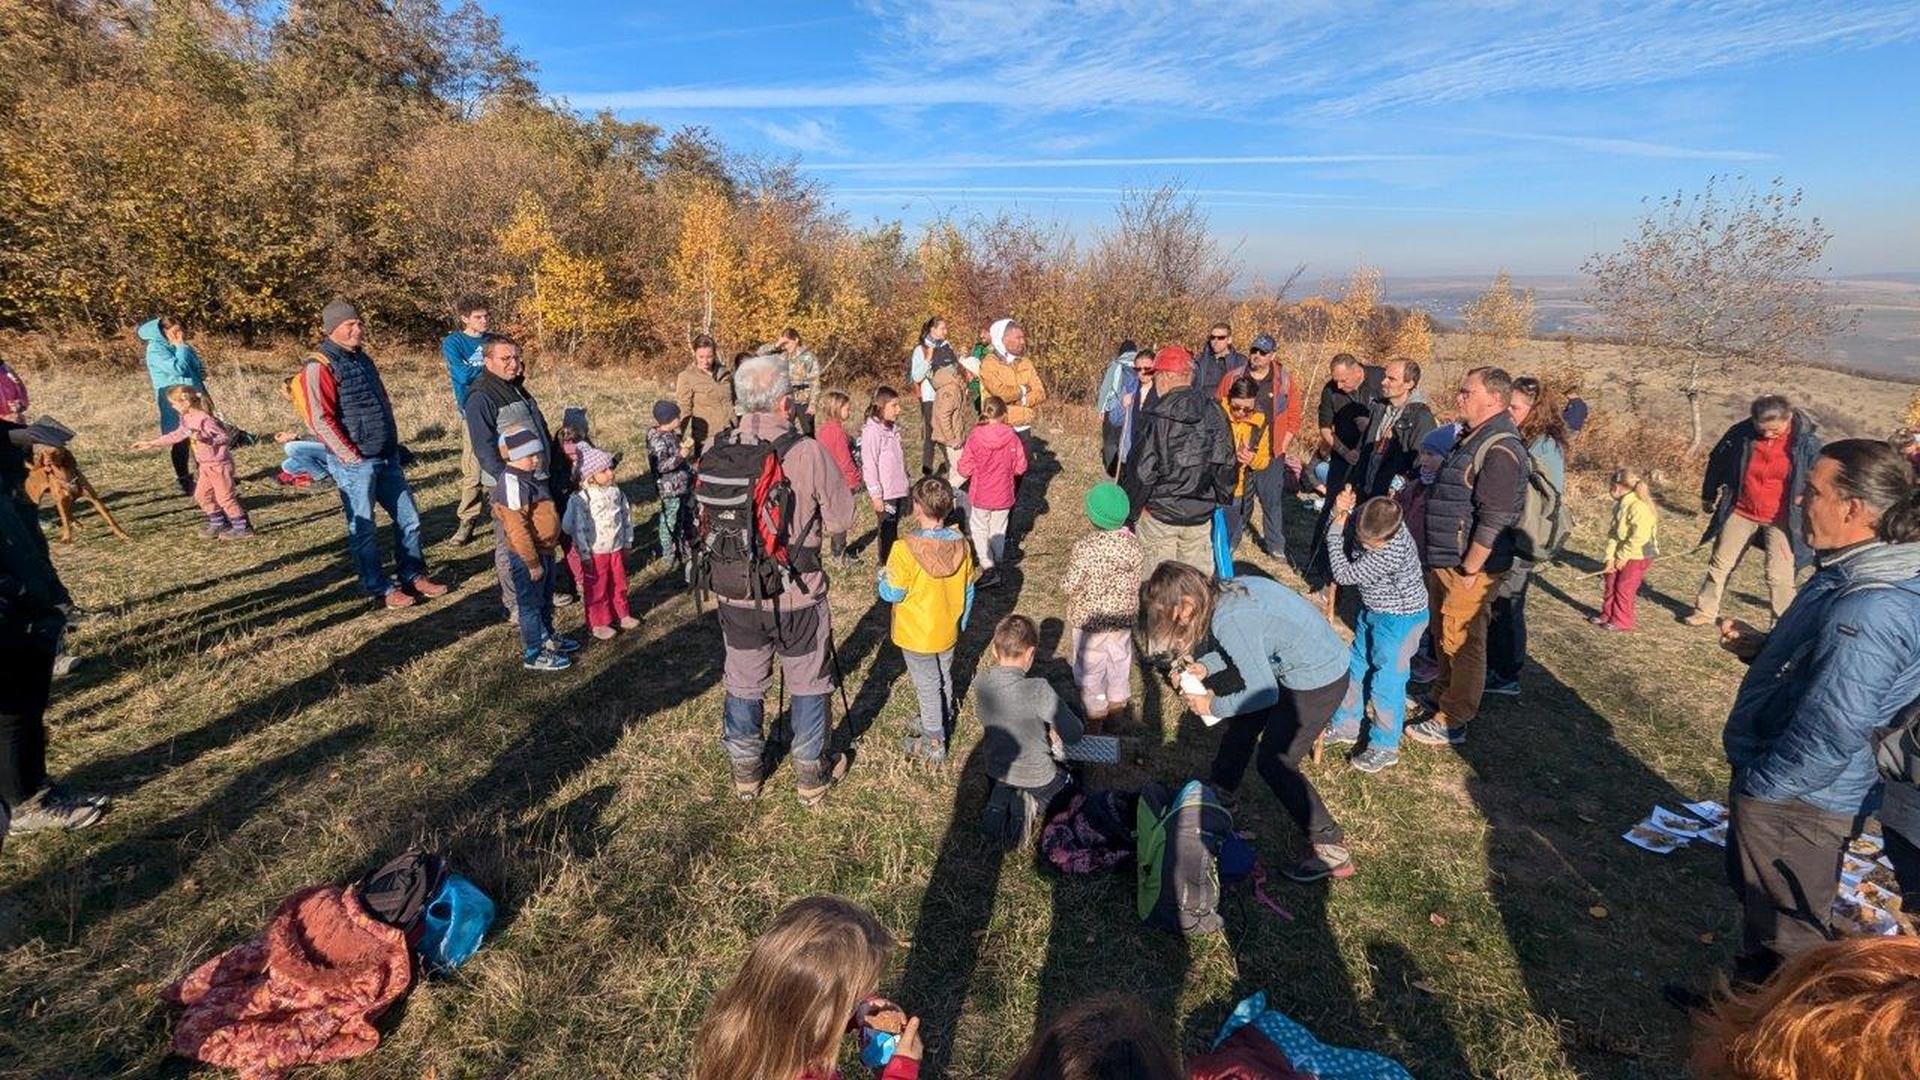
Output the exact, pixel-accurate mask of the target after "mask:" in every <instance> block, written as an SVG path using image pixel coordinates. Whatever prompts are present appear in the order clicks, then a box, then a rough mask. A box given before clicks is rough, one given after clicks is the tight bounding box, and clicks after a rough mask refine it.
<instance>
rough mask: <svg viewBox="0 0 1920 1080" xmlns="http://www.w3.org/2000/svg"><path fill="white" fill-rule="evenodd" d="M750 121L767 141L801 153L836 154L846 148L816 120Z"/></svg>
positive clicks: (829, 130) (836, 136)
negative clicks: (792, 121) (788, 121)
mask: <svg viewBox="0 0 1920 1080" xmlns="http://www.w3.org/2000/svg"><path fill="white" fill-rule="evenodd" d="M752 123H753V127H754V130H756V131H758V132H760V134H762V135H765V136H766V137H767V139H768V140H769V141H771V142H774V143H778V144H779V145H781V146H784V147H786V148H787V149H789V150H797V151H799V152H800V153H802V154H838V153H842V152H844V151H845V149H846V147H845V145H844V144H842V143H841V141H840V137H839V136H838V135H837V134H835V133H834V132H833V131H832V130H831V129H829V128H828V127H827V126H826V125H825V124H822V123H821V122H820V121H818V120H811V119H809V120H801V121H799V122H797V123H793V124H779V123H775V122H773V121H771V120H755V121H753V122H752Z"/></svg>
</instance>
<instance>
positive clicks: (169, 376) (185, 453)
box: [138, 315, 207, 495]
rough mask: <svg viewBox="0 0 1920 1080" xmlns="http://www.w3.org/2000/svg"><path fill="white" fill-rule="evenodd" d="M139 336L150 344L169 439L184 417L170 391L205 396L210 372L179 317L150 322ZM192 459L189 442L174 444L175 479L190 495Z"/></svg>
mask: <svg viewBox="0 0 1920 1080" xmlns="http://www.w3.org/2000/svg"><path fill="white" fill-rule="evenodd" d="M138 332H139V334H140V340H142V341H144V342H146V343H147V378H148V379H150V380H152V382H153V402H154V405H155V406H156V407H158V409H159V410H160V434H162V435H165V434H166V433H167V432H169V431H172V430H173V429H174V428H177V427H179V426H180V414H179V413H178V412H175V411H174V408H173V404H172V403H171V402H169V401H168V400H167V388H168V387H171V386H191V387H193V388H194V389H195V390H198V391H200V393H202V394H205V393H206V392H207V369H206V368H205V367H204V366H203V365H202V364H201V363H200V354H199V353H197V352H195V351H194V350H193V346H191V345H189V344H187V328H186V325H185V324H184V323H182V322H181V321H180V319H179V318H178V317H177V316H174V315H162V316H160V317H159V318H157V319H149V320H147V322H146V323H144V324H143V325H142V326H141V327H140V330H139V331H138ZM192 456H193V447H192V445H191V444H190V443H189V442H187V441H185V440H183V441H181V442H177V443H174V444H173V475H174V479H176V480H177V481H179V484H180V490H181V491H183V492H186V493H187V494H188V495H191V494H193V476H192V474H191V473H189V472H187V462H188V461H190V460H191V459H192Z"/></svg>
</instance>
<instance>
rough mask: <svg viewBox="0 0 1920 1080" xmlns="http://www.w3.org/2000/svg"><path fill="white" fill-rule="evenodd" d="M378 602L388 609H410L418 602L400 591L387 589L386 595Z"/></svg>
mask: <svg viewBox="0 0 1920 1080" xmlns="http://www.w3.org/2000/svg"><path fill="white" fill-rule="evenodd" d="M380 602H381V603H382V604H385V605H386V606H387V607H389V608H405V607H412V606H413V605H415V604H417V603H419V601H417V600H415V599H414V598H413V597H412V596H410V595H408V594H407V593H406V592H404V591H403V590H400V589H388V590H387V595H386V596H384V597H382V598H381V600H380Z"/></svg>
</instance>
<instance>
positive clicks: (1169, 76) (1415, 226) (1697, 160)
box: [490, 0, 1920, 280]
mask: <svg viewBox="0 0 1920 1080" xmlns="http://www.w3.org/2000/svg"><path fill="white" fill-rule="evenodd" d="M490 6H491V8H492V10H493V11H495V12H496V14H498V15H499V16H500V18H501V21H502V23H503V24H504V25H505V28H506V30H507V33H508V35H509V37H510V39H511V40H513V41H515V42H516V43H517V44H518V45H519V46H520V48H521V49H522V50H523V52H524V53H525V54H526V56H527V57H528V59H530V60H532V61H534V62H535V63H536V64H537V65H538V67H539V74H538V78H539V81H540V85H541V87H542V89H543V90H544V91H545V92H547V93H548V94H551V95H554V96H556V97H561V98H564V99H566V100H567V101H569V102H570V103H571V104H572V105H574V106H575V107H576V108H580V109H586V110H592V109H599V108H612V109H614V110H615V111H616V112H617V113H619V114H620V115H621V116H623V117H628V118H644V119H647V120H649V121H652V122H654V123H658V124H661V125H664V126H667V127H670V128H671V127H677V126H680V125H683V124H700V125H704V126H706V127H708V128H710V129H712V130H713V131H714V132H715V133H716V134H717V135H718V136H720V137H721V138H722V139H723V140H725V141H726V142H727V143H728V144H729V145H732V146H735V147H738V148H741V149H744V150H748V151H751V152H756V153H763V154H768V155H772V156H775V157H782V158H785V157H791V158H793V159H794V160H796V161H797V162H798V163H799V165H800V167H801V168H802V170H804V171H805V172H806V173H807V174H808V175H810V176H812V177H813V178H815V179H817V180H820V181H822V182H823V183H825V184H826V185H827V187H828V189H829V191H830V192H831V197H832V200H833V202H834V204H835V205H836V206H837V207H839V208H840V209H841V210H843V211H844V212H845V213H846V214H847V215H848V216H849V217H850V218H851V219H852V220H854V221H856V222H866V221H870V220H873V219H876V218H877V219H883V220H884V219H893V218H899V219H902V220H905V221H907V222H908V223H909V224H918V223H921V222H924V221H926V220H929V219H931V218H934V217H937V216H939V215H942V214H953V215H956V216H965V215H967V214H970V213H976V212H977V213H988V214H991V213H996V212H998V211H1001V210H1003V209H1010V210H1019V211H1024V212H1027V213H1031V214H1033V215H1035V216H1037V217H1041V218H1044V219H1049V220H1058V221H1060V222H1062V223H1064V224H1065V225H1067V226H1068V227H1069V228H1072V229H1074V230H1076V231H1078V232H1081V233H1083V234H1088V233H1091V232H1094V231H1096V230H1097V229H1098V228H1099V227H1100V225H1101V223H1102V221H1103V220H1105V219H1106V218H1107V217H1108V213H1109V208H1110V207H1111V206H1112V204H1113V202H1114V201H1115V199H1116V198H1117V196H1118V193H1119V192H1120V191H1122V190H1123V189H1125V188H1128V187H1150V186H1154V185H1158V184H1161V183H1164V182H1167V181H1176V182H1179V183H1181V184H1182V185H1184V187H1185V188H1186V189H1187V191H1188V192H1189V193H1190V194H1191V195H1193V196H1194V197H1195V198H1196V199H1197V200H1198V201H1199V202H1200V203H1201V204H1202V206H1203V207H1204V208H1205V209H1206V211H1207V213H1208V215H1209V218H1210V220H1211V222H1212V225H1213V228H1214V231H1215V232H1216V234H1217V235H1218V236H1219V238H1220V239H1221V241H1222V243H1223V244H1224V245H1225V246H1226V247H1228V248H1229V249H1232V250H1233V251H1235V252H1236V254H1237V256H1238V258H1239V260H1240V261H1241V262H1242V263H1243V264H1244V266H1245V267H1246V270H1247V273H1248V275H1249V276H1251V275H1254V274H1266V275H1268V276H1279V275H1283V274H1284V273H1285V272H1286V271H1287V270H1289V269H1291V267H1292V266H1293V265H1294V264H1295V263H1298V262H1305V263H1307V264H1308V266H1309V280H1312V279H1315V278H1318V277H1324V276H1333V275H1337V274H1339V273H1341V272H1342V271H1343V270H1344V269H1345V268H1347V267H1350V266H1352V265H1353V264H1354V263H1356V262H1358V261H1359V260H1361V259H1365V260H1366V261H1368V262H1370V263H1372V264H1373V265H1376V266H1380V267H1382V268H1384V269H1385V270H1386V271H1387V272H1388V275H1389V278H1390V279H1391V277H1393V276H1395V275H1428V274H1454V273H1459V274H1484V273H1489V272H1491V271H1493V270H1496V269H1502V268H1505V269H1509V270H1512V271H1513V272H1515V273H1519V274H1555V273H1572V272H1574V271H1576V270H1577V269H1578V267H1579V264H1580V262H1581V260H1582V258H1583V257H1584V256H1585V255H1587V254H1588V253H1590V252H1592V251H1594V250H1596V249H1598V248H1609V247H1612V246H1613V245H1615V244H1617V243H1618V241H1619V240H1620V239H1621V238H1622V237H1624V236H1625V235H1626V233H1627V231H1628V229H1629V228H1630V227H1631V225H1632V223H1633V220H1634V218H1635V216H1636V215H1637V213H1638V212H1639V210H1640V200H1641V199H1642V197H1643V196H1647V195H1653V194H1659V193H1664V192H1669V191H1673V190H1677V189H1687V190H1693V189H1697V188H1698V187H1699V186H1700V185H1701V183H1702V181H1704V179H1705V178H1706V177H1707V176H1708V175H1710V174H1714V173H1738V174H1744V175H1746V176H1748V177H1749V178H1751V179H1752V180H1754V181H1755V182H1764V181H1765V180H1767V179H1769V178H1771V177H1774V176H1781V177H1784V178H1785V179H1786V180H1787V181H1788V182H1789V183H1790V184H1796V185H1799V186H1801V187H1803V188H1805V189H1806V193H1807V203H1806V205H1807V208H1808V209H1809V211H1810V212H1812V213H1815V214H1818V215H1819V216H1820V217H1821V218H1822V219H1823V220H1824V221H1826V223H1827V224H1828V226H1829V227H1830V228H1831V229H1832V230H1833V232H1834V234H1835V237H1834V242H1833V244H1832V246H1831V247H1830V249H1829V261H1830V263H1831V264H1832V266H1833V268H1834V269H1835V270H1836V271H1837V272H1839V273H1842V274H1859V273H1871V272H1881V271H1914V270H1920V2H1885V0H1862V2H1857V3H1847V4H1838V3H1829V4H1821V3H1804V2H1802V3H1776V2H1759V0H1751V2H1749V0H1722V2H1715V3H1691V4H1682V3H1673V4H1639V3H1622V2H1615V3H1606V2H1573V3H1544V4H1543V3H1538V2H1533V3H1518V2H1515V3H1507V2H1500V0H1482V2H1477V3H1473V2H1469V3H1460V2H1455V3H1407V4H1385V3H1366V2H1364V0H1342V2H1338V3H1325V2H1319V0H1304V2H1295V3H1281V2H1276V0H1248V2H1229V3H1215V4H1208V3H1199V2H1189V3H1147V2H1119V0H1115V2H1105V3H1081V4H1073V3H1047V2H1037V0H1027V2H1019V0H1012V2H1006V3H998V2H989V0H908V2H896V0H866V2H863V3H852V4H838V3H837V4H826V3H817V4H816V3H770V2H767V0H742V2H734V3H684V2H680V0H674V2H655V3H647V4H635V3H614V2H609V0H569V2H562V3H551V2H536V0H493V2H492V3H491V5H490Z"/></svg>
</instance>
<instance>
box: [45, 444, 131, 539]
mask: <svg viewBox="0 0 1920 1080" xmlns="http://www.w3.org/2000/svg"><path fill="white" fill-rule="evenodd" d="M48 495H52V496H53V507H54V509H56V510H58V511H59V512H60V542H61V543H63V544H66V543H71V542H72V541H73V504H74V502H75V501H76V500H78V499H85V500H87V501H88V502H90V503H92V504H93V508H94V509H95V510H98V511H100V516H101V517H103V518H106V519H107V527H108V528H109V529H112V530H113V535H115V536H117V537H119V538H120V539H122V540H128V539H131V537H129V536H127V531H126V530H125V529H122V528H121V527H120V523H119V522H117V521H115V520H113V512H112V511H111V510H108V509H107V504H106V503H103V502H101V501H100V493H99V492H97V491H95V490H93V485H92V484H90V483H88V482H87V475H86V474H85V473H83V472H81V471H80V463H79V462H77V461H75V460H73V451H71V450H68V449H67V448H66V447H64V446H36V447H34V448H33V471H32V472H30V473H28V474H27V498H29V499H32V500H33V505H35V506H39V505H40V500H41V499H43V498H45V497H46V496H48Z"/></svg>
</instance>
